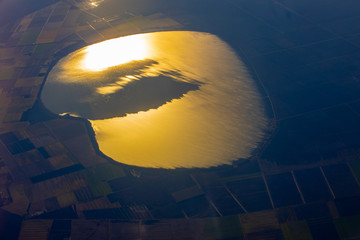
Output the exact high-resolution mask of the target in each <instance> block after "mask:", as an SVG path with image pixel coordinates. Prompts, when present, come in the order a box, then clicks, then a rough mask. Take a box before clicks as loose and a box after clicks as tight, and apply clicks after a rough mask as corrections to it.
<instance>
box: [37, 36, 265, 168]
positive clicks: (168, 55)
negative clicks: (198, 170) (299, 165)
mask: <svg viewBox="0 0 360 240" xmlns="http://www.w3.org/2000/svg"><path fill="white" fill-rule="evenodd" d="M41 99H42V102H43V103H44V105H45V107H46V108H48V109H49V110H50V111H52V112H53V113H56V114H60V115H63V114H70V115H72V116H77V117H82V118H86V119H88V120H89V121H90V122H91V125H92V127H93V130H94V132H95V137H96V140H97V142H98V145H99V149H100V151H102V152H103V153H104V154H105V155H107V156H109V157H110V158H112V159H113V160H115V161H118V162H121V163H124V164H128V165H135V166H141V167H153V168H180V167H185V168H194V167H212V166H219V165H222V164H231V162H232V161H235V160H237V159H239V158H248V157H250V156H251V152H252V151H253V150H254V149H255V148H256V147H257V145H258V143H259V142H261V141H262V138H263V136H264V130H265V128H266V126H267V123H268V121H267V118H266V116H265V109H264V105H263V102H262V101H263V100H262V98H261V96H260V93H259V92H258V90H257V86H256V84H255V82H254V80H253V79H252V77H251V75H250V74H249V72H248V70H247V68H246V66H245V65H244V63H243V62H242V61H241V59H239V57H238V56H237V55H236V54H235V52H234V51H233V50H232V49H231V48H230V47H229V46H228V45H227V44H226V43H225V42H223V41H222V40H221V39H219V38H218V37H216V36H215V35H212V34H208V33H202V32H190V31H171V32H155V33H146V34H138V35H132V36H127V37H121V38H116V39H111V40H107V41H104V42H100V43H97V44H93V45H90V46H87V47H85V48H83V49H79V50H77V51H75V52H73V53H71V54H69V55H68V56H66V57H64V58H63V59H61V60H60V61H59V62H58V63H57V64H56V65H55V66H54V68H53V69H52V70H51V72H50V73H49V75H48V78H47V80H46V83H45V85H44V88H43V90H42V93H41Z"/></svg>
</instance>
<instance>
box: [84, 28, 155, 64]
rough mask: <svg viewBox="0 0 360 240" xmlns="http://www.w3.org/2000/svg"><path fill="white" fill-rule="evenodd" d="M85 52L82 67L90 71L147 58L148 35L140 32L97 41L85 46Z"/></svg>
mask: <svg viewBox="0 0 360 240" xmlns="http://www.w3.org/2000/svg"><path fill="white" fill-rule="evenodd" d="M84 52H85V53H86V55H85V57H84V59H83V61H82V64H81V67H82V68H83V69H84V70H89V71H103V70H105V69H107V68H110V67H114V66H117V65H120V64H124V63H128V62H131V61H135V60H142V59H145V58H146V57H147V55H148V52H149V48H148V41H147V38H146V35H144V34H139V35H133V36H128V37H122V38H117V39H111V40H108V41H104V42H101V43H97V44H94V45H91V46H89V47H87V48H85V50H84Z"/></svg>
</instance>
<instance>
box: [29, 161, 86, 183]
mask: <svg viewBox="0 0 360 240" xmlns="http://www.w3.org/2000/svg"><path fill="white" fill-rule="evenodd" d="M82 169H84V166H83V165H81V164H76V165H72V166H70V167H66V168H61V169H58V170H55V171H52V172H48V173H44V174H41V175H37V176H34V177H31V178H30V181H31V182H32V183H39V182H43V181H46V180H49V179H52V178H56V177H60V176H63V175H66V174H69V173H73V172H77V171H79V170H82Z"/></svg>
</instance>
